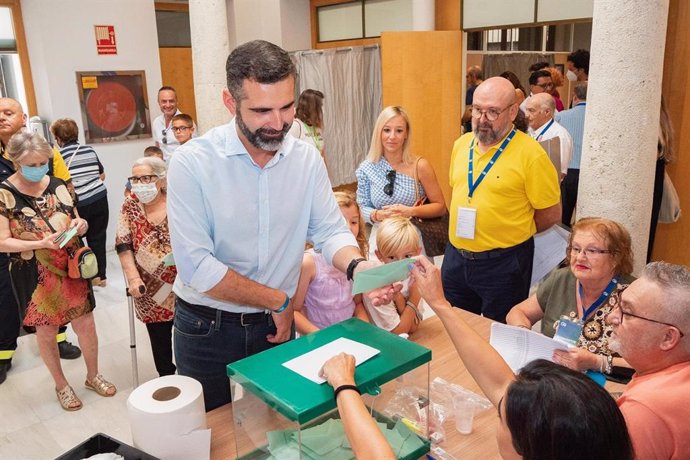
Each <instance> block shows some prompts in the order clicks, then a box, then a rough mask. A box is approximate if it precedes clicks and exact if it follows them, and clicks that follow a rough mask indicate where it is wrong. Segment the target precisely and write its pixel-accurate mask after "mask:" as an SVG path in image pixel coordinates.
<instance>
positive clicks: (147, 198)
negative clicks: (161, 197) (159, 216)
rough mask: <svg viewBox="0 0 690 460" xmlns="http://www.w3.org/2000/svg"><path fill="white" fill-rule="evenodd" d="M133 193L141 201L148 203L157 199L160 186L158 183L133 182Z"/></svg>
mask: <svg viewBox="0 0 690 460" xmlns="http://www.w3.org/2000/svg"><path fill="white" fill-rule="evenodd" d="M132 193H134V194H135V195H136V196H137V198H139V201H141V202H142V203H144V204H147V203H150V202H152V201H153V200H154V199H156V197H157V196H158V188H157V187H156V184H132Z"/></svg>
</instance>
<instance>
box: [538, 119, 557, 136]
mask: <svg viewBox="0 0 690 460" xmlns="http://www.w3.org/2000/svg"><path fill="white" fill-rule="evenodd" d="M553 121H554V120H553V118H552V119H551V121H550V122H549V124H548V125H546V127H545V128H544V129H542V130H541V132H540V133H539V134H538V135H537V137H536V139H537V140H539V139H541V137H542V136H543V135H544V133H546V131H548V130H549V128H550V127H551V125H552V124H553Z"/></svg>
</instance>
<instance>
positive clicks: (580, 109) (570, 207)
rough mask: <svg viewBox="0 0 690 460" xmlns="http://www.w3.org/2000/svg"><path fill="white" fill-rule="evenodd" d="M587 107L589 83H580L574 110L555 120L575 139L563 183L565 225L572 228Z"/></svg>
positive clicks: (559, 114) (575, 96) (559, 115)
mask: <svg viewBox="0 0 690 460" xmlns="http://www.w3.org/2000/svg"><path fill="white" fill-rule="evenodd" d="M586 105H587V82H586V81H585V82H582V83H578V84H577V85H576V86H575V93H574V94H573V108H572V109H570V110H565V111H563V112H559V113H557V114H556V116H555V117H554V119H555V120H556V121H557V122H558V123H560V124H561V126H563V127H564V128H565V129H567V130H568V132H569V133H570V137H572V138H573V156H572V158H571V159H570V164H569V165H568V174H566V176H565V178H564V179H563V182H561V202H562V203H563V217H562V219H563V225H567V226H568V227H570V221H571V220H572V218H573V212H574V211H575V205H576V204H577V190H578V183H579V182H580V160H581V159H582V138H583V136H584V133H585V106H586Z"/></svg>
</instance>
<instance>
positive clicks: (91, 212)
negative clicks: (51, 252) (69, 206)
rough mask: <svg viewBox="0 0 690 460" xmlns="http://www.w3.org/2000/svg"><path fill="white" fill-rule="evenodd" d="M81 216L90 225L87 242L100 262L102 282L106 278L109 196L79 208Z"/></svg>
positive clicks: (99, 275)
mask: <svg viewBox="0 0 690 460" xmlns="http://www.w3.org/2000/svg"><path fill="white" fill-rule="evenodd" d="M77 211H79V216H80V217H81V218H82V219H85V220H86V222H88V223H89V229H88V230H87V231H86V235H84V236H85V237H86V242H87V244H88V245H89V247H90V248H91V250H92V251H93V253H94V254H95V255H96V261H97V262H98V275H97V276H98V277H99V278H100V279H102V280H104V279H105V278H106V276H105V268H106V264H107V262H106V258H105V240H106V230H108V218H109V211H108V196H107V195H106V196H104V197H103V198H101V199H99V200H96V201H94V202H93V203H89V204H87V205H83V206H78V207H77Z"/></svg>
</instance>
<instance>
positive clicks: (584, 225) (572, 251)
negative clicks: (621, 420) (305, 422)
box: [506, 217, 635, 374]
mask: <svg viewBox="0 0 690 460" xmlns="http://www.w3.org/2000/svg"><path fill="white" fill-rule="evenodd" d="M566 260H567V261H568V264H569V267H565V268H560V269H558V270H555V271H553V272H552V273H551V274H550V275H549V276H548V277H547V278H546V279H545V280H544V282H543V283H542V284H541V285H540V286H539V288H538V289H537V293H536V294H532V295H531V296H530V297H529V298H528V299H527V300H525V301H523V302H521V303H519V304H517V305H516V306H515V307H513V308H512V310H510V312H509V313H508V316H507V317H506V321H507V323H508V324H511V325H513V326H522V327H526V328H531V327H532V325H534V324H535V323H536V322H537V321H539V320H541V332H542V334H544V335H547V336H549V337H553V336H554V334H555V333H556V326H557V324H558V320H559V319H560V318H561V316H563V315H564V316H567V317H569V318H570V319H580V320H582V322H583V323H584V325H583V327H582V332H581V334H580V338H579V340H578V343H577V345H578V347H577V348H573V349H571V350H568V351H557V352H556V354H555V355H554V361H555V362H557V363H559V364H562V365H564V366H567V367H569V368H571V369H574V370H579V371H587V370H593V371H600V372H604V373H607V374H609V373H611V370H612V366H614V365H615V366H620V367H630V366H629V365H628V364H627V362H625V360H624V359H623V358H620V357H618V356H617V355H615V354H613V352H612V351H611V350H609V347H608V340H609V338H610V337H611V333H612V331H613V328H612V326H611V325H610V324H607V323H606V316H608V314H609V313H610V312H611V311H612V310H613V309H614V308H615V307H616V306H617V305H618V302H619V301H620V293H621V292H622V291H623V289H625V288H626V287H628V285H629V284H630V283H631V282H632V281H634V279H635V278H634V277H633V276H632V275H630V273H631V272H632V269H633V255H632V243H631V239H630V234H629V233H628V231H627V230H626V229H625V228H624V227H623V226H622V225H621V224H619V223H617V222H614V221H612V220H609V219H603V218H599V217H588V218H583V219H580V220H579V221H577V223H576V224H575V225H574V226H573V231H572V233H571V235H570V242H569V244H568V249H567V250H566Z"/></svg>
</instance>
